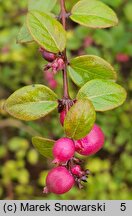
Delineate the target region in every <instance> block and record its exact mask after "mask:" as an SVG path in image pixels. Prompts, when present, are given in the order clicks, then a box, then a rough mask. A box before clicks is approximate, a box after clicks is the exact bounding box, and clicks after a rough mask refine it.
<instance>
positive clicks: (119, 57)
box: [116, 53, 129, 63]
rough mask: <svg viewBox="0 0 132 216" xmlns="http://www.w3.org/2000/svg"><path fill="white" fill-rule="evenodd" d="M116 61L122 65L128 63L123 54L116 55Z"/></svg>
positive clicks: (125, 55)
mask: <svg viewBox="0 0 132 216" xmlns="http://www.w3.org/2000/svg"><path fill="white" fill-rule="evenodd" d="M116 60H117V61H118V62H122V63H125V62H128V61H129V56H128V55H127V54H125V53H118V54H117V55H116Z"/></svg>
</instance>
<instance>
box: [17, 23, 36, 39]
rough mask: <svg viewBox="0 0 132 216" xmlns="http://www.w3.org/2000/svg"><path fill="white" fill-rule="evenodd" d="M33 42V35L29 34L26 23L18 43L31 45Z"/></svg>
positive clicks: (21, 30) (19, 34) (18, 37)
mask: <svg viewBox="0 0 132 216" xmlns="http://www.w3.org/2000/svg"><path fill="white" fill-rule="evenodd" d="M32 41H33V38H32V36H31V34H30V33H29V30H28V28H27V26H26V23H24V24H23V26H22V27H21V29H20V31H19V33H18V35H17V43H29V42H32Z"/></svg>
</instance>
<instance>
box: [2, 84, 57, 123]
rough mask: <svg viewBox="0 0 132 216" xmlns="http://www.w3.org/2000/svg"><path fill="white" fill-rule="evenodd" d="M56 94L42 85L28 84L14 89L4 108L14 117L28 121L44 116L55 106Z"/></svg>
mask: <svg viewBox="0 0 132 216" xmlns="http://www.w3.org/2000/svg"><path fill="white" fill-rule="evenodd" d="M56 100H57V95H56V94H55V93H54V92H53V91H52V90H50V89H49V88H48V87H46V86H44V85H30V86H26V87H23V88H21V89H19V90H17V91H15V92H14V93H13V94H12V95H11V96H10V97H9V98H8V99H7V100H6V103H5V106H4V107H5V110H6V111H7V112H8V113H9V114H10V115H12V116H14V117H15V118H18V119H21V120H25V121H29V120H35V119H38V118H41V117H44V116H45V115H47V114H48V113H50V112H51V111H52V110H54V109H55V108H56V107H57V101H56Z"/></svg>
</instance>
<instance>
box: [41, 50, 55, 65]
mask: <svg viewBox="0 0 132 216" xmlns="http://www.w3.org/2000/svg"><path fill="white" fill-rule="evenodd" d="M39 51H40V52H41V54H42V56H43V58H44V59H45V60H46V61H48V62H53V61H54V60H55V59H56V55H55V54H54V53H51V52H48V51H46V50H45V49H43V48H40V49H39Z"/></svg>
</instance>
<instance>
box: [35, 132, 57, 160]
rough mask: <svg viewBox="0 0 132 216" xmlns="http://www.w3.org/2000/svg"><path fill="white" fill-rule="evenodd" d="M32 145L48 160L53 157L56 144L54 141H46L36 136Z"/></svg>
mask: <svg viewBox="0 0 132 216" xmlns="http://www.w3.org/2000/svg"><path fill="white" fill-rule="evenodd" d="M32 143H33V145H34V147H35V148H36V149H37V150H38V152H39V153H40V154H41V155H43V156H44V157H47V158H52V157H53V155H52V148H53V145H54V143H55V141H54V140H50V139H45V138H42V137H38V136H36V137H33V138H32Z"/></svg>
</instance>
